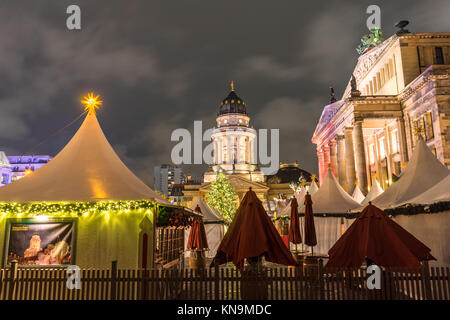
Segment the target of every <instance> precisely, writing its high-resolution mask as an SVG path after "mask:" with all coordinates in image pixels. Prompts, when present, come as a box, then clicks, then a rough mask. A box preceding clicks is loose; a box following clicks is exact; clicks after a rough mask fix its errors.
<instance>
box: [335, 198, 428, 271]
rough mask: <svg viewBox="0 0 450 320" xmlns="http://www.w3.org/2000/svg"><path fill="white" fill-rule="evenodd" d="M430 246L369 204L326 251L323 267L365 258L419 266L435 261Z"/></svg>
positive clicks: (346, 264)
mask: <svg viewBox="0 0 450 320" xmlns="http://www.w3.org/2000/svg"><path fill="white" fill-rule="evenodd" d="M430 252H431V249H430V248H428V247H427V246H426V245H424V244H423V243H422V242H420V241H419V240H417V239H416V238H415V237H414V236H413V235H412V234H410V233H409V232H408V231H406V230H405V229H403V228H402V227H401V226H400V225H398V224H397V223H396V222H395V221H393V220H392V219H391V218H389V217H388V215H387V214H386V213H384V211H383V210H381V209H379V208H377V207H375V206H374V205H372V203H371V202H369V205H368V206H367V207H365V208H364V210H363V211H362V212H361V213H360V214H359V215H358V217H357V218H356V220H355V221H354V222H353V223H352V225H351V226H350V227H349V228H348V229H347V231H345V233H344V234H343V235H342V236H341V237H340V238H339V240H338V241H337V242H336V243H335V244H334V246H333V247H332V248H331V249H330V250H329V251H328V254H329V256H330V259H329V261H328V263H327V265H326V267H333V268H335V267H344V268H345V267H348V268H359V267H360V266H361V265H362V263H363V262H364V260H365V259H369V260H371V261H373V262H374V263H375V264H376V265H378V266H383V267H410V268H418V267H420V261H423V260H435V258H434V257H433V256H432V255H431V253H430Z"/></svg>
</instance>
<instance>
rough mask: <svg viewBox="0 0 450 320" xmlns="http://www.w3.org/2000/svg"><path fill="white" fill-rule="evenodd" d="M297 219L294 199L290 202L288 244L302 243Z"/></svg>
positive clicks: (295, 200)
mask: <svg viewBox="0 0 450 320" xmlns="http://www.w3.org/2000/svg"><path fill="white" fill-rule="evenodd" d="M299 222H300V221H299V219H298V202H297V199H295V197H293V198H292V200H291V224H290V226H289V242H292V243H295V244H297V243H302V236H301V235H300V223H299Z"/></svg>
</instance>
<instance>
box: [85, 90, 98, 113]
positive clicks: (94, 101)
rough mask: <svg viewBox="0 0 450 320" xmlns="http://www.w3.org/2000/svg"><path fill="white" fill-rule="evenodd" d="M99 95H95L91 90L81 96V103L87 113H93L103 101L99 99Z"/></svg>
mask: <svg viewBox="0 0 450 320" xmlns="http://www.w3.org/2000/svg"><path fill="white" fill-rule="evenodd" d="M99 97H100V96H98V95H96V96H95V95H94V93H93V92H91V93H88V95H87V96H85V97H83V100H81V103H82V104H83V105H84V110H85V111H88V113H89V114H91V113H95V109H98V107H99V106H101V105H102V104H103V101H102V100H99Z"/></svg>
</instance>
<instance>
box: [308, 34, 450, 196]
mask: <svg viewBox="0 0 450 320" xmlns="http://www.w3.org/2000/svg"><path fill="white" fill-rule="evenodd" d="M449 76H450V33H449V32H445V33H409V32H399V33H398V34H396V35H394V36H392V37H390V38H389V39H387V40H385V41H384V42H383V43H381V44H380V45H378V46H376V47H374V48H372V49H371V50H368V51H367V52H365V53H363V54H362V55H360V57H359V59H358V62H357V64H356V67H355V69H354V72H353V75H352V77H351V79H350V81H349V82H348V84H347V87H346V89H345V92H344V94H343V96H342V98H341V100H338V101H336V100H335V99H333V97H332V99H331V100H330V104H328V105H326V106H325V107H324V109H323V112H322V115H321V117H320V120H319V123H318V124H317V127H316V130H315V132H314V135H313V137H312V142H313V143H314V144H316V146H317V158H318V166H319V177H320V181H322V180H323V179H324V177H325V174H326V172H327V168H328V167H331V170H332V172H333V174H334V175H335V176H336V177H337V178H338V180H339V183H340V184H341V185H342V186H343V187H344V188H345V189H346V190H347V191H348V192H349V193H351V192H352V191H353V189H354V186H355V182H356V181H358V182H359V185H360V187H361V190H362V191H363V193H367V191H368V190H369V188H370V186H371V184H372V181H373V179H375V178H376V179H378V181H379V182H380V183H381V185H382V186H383V188H386V187H387V186H389V185H390V184H391V183H392V182H393V180H395V179H396V178H397V177H398V176H399V175H400V174H401V171H402V169H403V168H404V166H405V165H406V163H407V162H408V159H409V157H410V156H411V154H412V150H413V148H414V146H415V144H416V141H417V139H418V136H419V135H422V137H423V138H424V140H425V141H426V142H427V145H428V146H429V147H430V149H431V150H432V151H433V152H434V153H435V154H436V156H437V158H438V159H439V160H441V161H442V162H443V163H444V164H445V165H447V167H449V168H450V78H449ZM424 174H426V173H424Z"/></svg>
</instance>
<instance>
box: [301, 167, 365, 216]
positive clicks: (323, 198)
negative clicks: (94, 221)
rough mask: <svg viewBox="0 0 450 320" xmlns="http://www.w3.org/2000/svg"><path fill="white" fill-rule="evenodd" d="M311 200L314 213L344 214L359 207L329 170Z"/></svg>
mask: <svg viewBox="0 0 450 320" xmlns="http://www.w3.org/2000/svg"><path fill="white" fill-rule="evenodd" d="M311 199H312V203H313V204H312V208H313V212H314V213H346V212H348V211H349V210H352V209H355V208H358V207H360V204H359V203H358V202H356V201H355V200H353V198H352V197H351V196H350V195H349V194H348V193H347V192H345V190H344V189H342V187H341V186H340V185H339V183H338V182H337V181H336V178H335V177H334V176H333V174H332V173H331V170H330V169H328V172H327V175H326V177H325V179H324V181H323V183H321V185H320V188H319V190H317V192H315V193H314V194H313V195H312V196H311ZM303 208H304V206H303ZM303 212H304V209H303Z"/></svg>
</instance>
